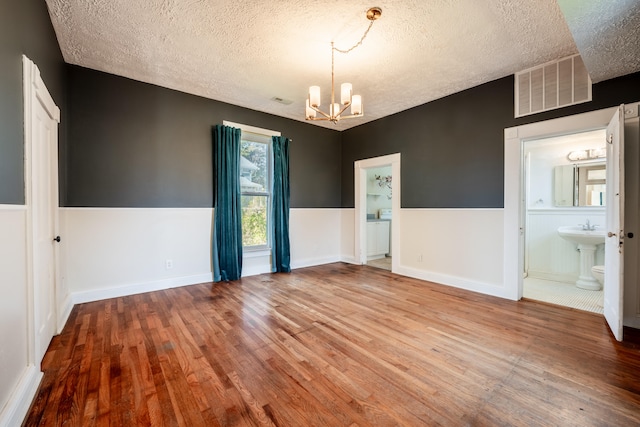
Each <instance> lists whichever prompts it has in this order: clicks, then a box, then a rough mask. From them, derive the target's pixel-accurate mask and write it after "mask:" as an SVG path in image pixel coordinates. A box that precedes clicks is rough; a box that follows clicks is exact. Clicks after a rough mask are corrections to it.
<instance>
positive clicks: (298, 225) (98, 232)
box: [60, 208, 342, 303]
mask: <svg viewBox="0 0 640 427" xmlns="http://www.w3.org/2000/svg"><path fill="white" fill-rule="evenodd" d="M60 219H61V223H62V226H63V227H64V229H65V230H66V235H65V236H63V242H62V243H63V244H64V254H65V256H64V259H65V265H64V269H65V271H66V274H65V278H66V284H67V286H68V287H69V289H70V291H71V293H72V295H73V301H74V303H81V302H88V301H95V300H99V299H104V298H113V297H117V296H123V295H130V294H135V293H140V292H148V291H153V290H159V289H167V288H170V287H175V286H184V285H191V284H195V283H203V282H209V281H211V280H212V274H211V260H210V256H211V250H210V245H211V227H212V221H213V210H212V209H209V208H63V209H61V214H60ZM341 224H342V219H341V210H340V209H291V211H290V237H291V266H292V268H300V267H305V266H310V265H318V264H325V263H330V262H336V261H340V248H341V240H340V236H341V229H340V227H341ZM167 260H171V263H172V268H170V269H167V268H166V261H167ZM270 270H271V263H270V256H269V255H268V254H264V255H261V254H258V256H255V255H251V256H247V257H245V259H244V261H243V276H249V275H254V274H261V273H267V272H269V271H270Z"/></svg>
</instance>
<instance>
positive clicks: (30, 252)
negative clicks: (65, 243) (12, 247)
mask: <svg viewBox="0 0 640 427" xmlns="http://www.w3.org/2000/svg"><path fill="white" fill-rule="evenodd" d="M22 75H23V100H24V153H25V154H24V185H25V206H26V209H27V221H26V225H27V227H26V247H27V257H26V261H27V263H26V264H27V297H28V303H27V313H28V331H27V333H28V343H29V345H28V363H29V364H34V365H36V366H39V365H40V362H41V360H36V357H37V354H38V353H42V355H44V353H45V352H46V349H41V348H40V345H41V343H40V342H39V338H38V336H37V333H36V331H35V328H36V327H37V325H36V323H37V319H38V313H36V289H35V282H34V275H35V271H36V268H37V267H38V265H37V262H36V256H35V252H34V250H35V249H34V247H35V241H34V239H35V238H36V236H34V223H35V217H34V216H35V212H34V208H33V205H34V199H33V185H34V184H33V182H34V180H33V177H34V175H35V174H36V173H37V171H35V170H34V168H33V166H34V165H33V161H34V159H33V158H34V156H33V145H34V140H33V132H32V128H33V120H32V119H33V117H34V116H35V105H34V102H39V103H40V104H41V105H42V107H43V109H44V111H45V112H46V113H47V114H48V115H49V117H50V118H51V119H52V120H53V121H55V122H56V127H55V131H56V136H55V147H52V150H51V158H50V159H49V160H50V161H51V170H50V173H51V176H49V177H48V178H49V180H50V182H51V183H53V184H54V185H53V186H52V187H51V188H49V189H48V191H49V192H50V196H51V198H52V199H53V200H54V201H55V205H53V206H55V208H52V209H53V212H50V215H51V216H50V219H51V220H52V221H53V235H54V236H56V235H58V234H59V230H60V228H59V218H58V215H59V212H58V211H59V207H58V205H59V203H58V201H59V200H58V199H59V195H58V179H57V177H58V136H57V132H58V127H57V124H59V123H60V109H59V108H58V107H57V106H56V104H55V102H54V101H53V98H52V97H51V95H50V94H49V91H48V90H47V88H46V86H45V84H44V81H43V80H42V78H41V76H40V70H39V69H38V66H37V65H36V64H35V63H34V62H33V61H31V60H30V59H29V58H27V57H26V56H25V55H22ZM54 178H55V179H54ZM53 251H54V253H53V263H54V267H53V268H54V273H55V286H54V289H53V293H52V295H51V297H52V298H53V305H54V308H53V310H54V316H56V319H55V321H56V327H57V326H58V324H57V323H58V320H59V317H58V316H59V310H60V305H61V304H60V303H61V302H60V301H59V295H58V293H59V289H58V287H59V286H60V283H61V280H60V277H61V265H60V264H61V263H60V260H59V248H58V247H54V249H53ZM57 332H59V331H58V330H56V331H55V333H57Z"/></svg>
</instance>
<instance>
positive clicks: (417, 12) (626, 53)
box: [46, 0, 640, 130]
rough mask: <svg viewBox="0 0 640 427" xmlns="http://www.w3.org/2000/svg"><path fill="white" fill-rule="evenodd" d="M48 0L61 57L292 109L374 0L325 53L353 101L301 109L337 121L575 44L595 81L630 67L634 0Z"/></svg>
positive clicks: (499, 72)
mask: <svg viewBox="0 0 640 427" xmlns="http://www.w3.org/2000/svg"><path fill="white" fill-rule="evenodd" d="M46 1H47V5H48V7H49V11H50V15H51V20H52V22H53V26H54V29H55V31H56V35H57V37H58V41H59V43H60V48H61V50H62V54H63V56H64V59H65V61H66V62H68V63H70V64H76V65H80V66H83V67H87V68H92V69H96V70H100V71H105V72H108V73H111V74H116V75H120V76H125V77H128V78H131V79H135V80H139V81H143V82H148V83H153V84H156V85H159V86H164V87H168V88H171V89H176V90H179V91H183V92H187V93H192V94H195V95H200V96H203V97H206V98H211V99H216V100H219V101H223V102H227V103H230V104H235V105H239V106H242V107H247V108H251V109H254V110H258V111H264V112H267V113H271V114H275V115H278V116H283V117H288V118H291V119H295V120H301V121H304V102H305V99H306V96H307V90H308V87H309V86H310V85H314V84H315V85H320V86H321V88H322V90H323V92H322V99H323V104H324V105H323V107H325V108H324V109H326V105H327V103H328V102H327V100H328V99H329V93H330V84H331V45H330V43H331V41H334V42H335V44H336V47H338V48H341V49H348V48H349V47H351V46H352V45H354V44H355V43H356V42H357V41H358V40H359V39H360V37H361V36H362V34H363V33H364V31H365V30H366V28H367V26H368V24H369V21H368V20H367V19H366V17H365V12H366V10H367V9H369V7H371V6H378V7H381V8H382V17H381V18H380V19H379V20H378V21H376V22H375V24H374V25H373V28H372V29H371V31H370V32H369V34H368V36H367V38H366V39H365V40H364V42H363V44H362V45H361V46H360V47H358V48H356V49H355V50H353V51H352V52H351V53H349V54H348V55H344V54H340V53H337V54H336V60H335V72H336V90H339V85H340V83H342V82H345V81H349V82H351V83H352V84H353V90H354V93H355V94H361V95H362V98H363V104H364V113H365V116H364V117H363V118H358V119H348V120H342V121H340V122H339V123H338V124H337V125H334V124H333V123H329V122H313V123H314V124H318V125H321V126H325V127H328V128H334V129H338V130H344V129H348V128H350V127H353V126H357V125H359V124H362V123H366V122H368V121H371V120H375V119H378V118H381V117H385V116H388V115H390V114H394V113H397V112H399V111H402V110H406V109H408V108H411V107H414V106H417V105H420V104H424V103H426V102H429V101H432V100H434V99H437V98H441V97H443V96H446V95H449V94H452V93H455V92H458V91H461V90H464V89H467V88H470V87H473V86H477V85H479V84H482V83H485V82H488V81H491V80H495V79H498V78H501V77H504V76H507V75H510V74H513V73H515V72H517V71H521V70H523V69H526V68H529V67H532V66H535V65H539V64H542V63H544V62H548V61H551V60H555V59H558V58H561V57H564V56H568V55H571V54H574V53H578V52H580V53H581V54H582V56H583V59H584V62H585V64H586V66H587V69H588V70H589V72H590V74H591V77H592V79H593V81H594V82H598V81H600V80H604V79H609V78H612V77H617V76H620V75H624V74H629V73H632V72H635V71H640V53H639V52H638V51H639V50H638V49H637V47H636V46H637V43H638V40H639V38H638V31H640V30H639V28H640V1H639V0H616V1H613V0H591V1H589V2H586V1H583V0H558V1H556V0H527V1H522V0H371V2H370V4H369V3H366V2H362V1H355V0H323V1H317V0H272V1H267V0H217V1H214V0H136V1H132V0H46ZM559 4H560V5H559ZM585 4H587V5H588V7H587V6H584V5H585ZM574 39H575V40H576V41H575V42H574ZM274 97H278V98H282V99H285V100H290V101H292V102H291V104H289V105H284V104H282V103H279V102H276V101H274V100H273V98H274Z"/></svg>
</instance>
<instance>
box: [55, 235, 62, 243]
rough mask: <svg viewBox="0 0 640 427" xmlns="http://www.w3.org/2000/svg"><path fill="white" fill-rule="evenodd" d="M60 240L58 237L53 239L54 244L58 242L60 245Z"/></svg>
mask: <svg viewBox="0 0 640 427" xmlns="http://www.w3.org/2000/svg"><path fill="white" fill-rule="evenodd" d="M60 240H61V239H60V236H56V237H55V239H53V241H54V242H58V243H60Z"/></svg>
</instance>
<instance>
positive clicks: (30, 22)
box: [0, 0, 66, 204]
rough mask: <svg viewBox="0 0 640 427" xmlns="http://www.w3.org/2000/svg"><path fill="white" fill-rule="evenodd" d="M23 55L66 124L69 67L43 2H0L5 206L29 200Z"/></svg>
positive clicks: (0, 162)
mask: <svg viewBox="0 0 640 427" xmlns="http://www.w3.org/2000/svg"><path fill="white" fill-rule="evenodd" d="M22 54H25V55H27V56H28V57H29V58H30V59H31V60H32V61H34V62H35V63H36V65H38V68H39V69H40V74H41V75H42V78H43V80H44V82H45V84H46V85H47V88H48V89H49V92H50V93H51V96H52V97H53V99H54V101H55V102H56V104H57V105H58V107H60V109H61V113H62V120H63V121H64V120H65V103H66V101H65V65H64V62H63V60H62V54H61V53H60V48H59V46H58V41H57V40H56V36H55V33H54V31H53V26H52V25H51V20H50V19H49V13H48V11H47V6H46V4H45V2H44V1H42V0H20V1H7V0H3V1H1V2H0V204H24V202H25V196H24V128H23V122H24V118H23V117H24V113H23V100H22ZM64 137H65V128H64V125H63V126H61V127H60V132H59V139H60V141H61V143H64Z"/></svg>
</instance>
